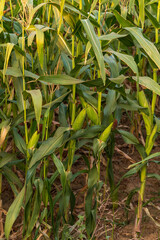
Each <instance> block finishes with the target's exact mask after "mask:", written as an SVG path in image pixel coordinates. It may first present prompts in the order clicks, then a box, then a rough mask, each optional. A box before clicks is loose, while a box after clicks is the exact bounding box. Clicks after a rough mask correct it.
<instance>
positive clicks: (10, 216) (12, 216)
mask: <svg viewBox="0 0 160 240" xmlns="http://www.w3.org/2000/svg"><path fill="white" fill-rule="evenodd" d="M24 194H25V186H24V187H23V188H22V190H21V191H20V193H19V194H18V196H17V197H16V199H15V200H14V202H13V203H12V205H11V206H10V208H9V210H8V213H7V216H6V221H5V236H6V238H7V240H8V239H9V235H10V231H11V229H12V225H13V223H14V222H15V220H16V218H17V217H18V214H19V212H20V210H21V207H22V204H23V198H24Z"/></svg>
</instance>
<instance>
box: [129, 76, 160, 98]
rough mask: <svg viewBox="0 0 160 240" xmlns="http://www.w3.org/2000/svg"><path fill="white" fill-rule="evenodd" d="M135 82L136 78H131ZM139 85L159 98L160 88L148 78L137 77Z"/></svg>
mask: <svg viewBox="0 0 160 240" xmlns="http://www.w3.org/2000/svg"><path fill="white" fill-rule="evenodd" d="M132 78H133V79H134V80H135V81H137V77H132ZM139 84H140V85H142V86H144V87H146V88H147V89H149V90H151V91H152V92H154V93H156V94H157V95H159V96H160V86H159V84H158V83H157V82H155V81H154V80H153V79H152V78H150V77H146V76H145V77H139Z"/></svg>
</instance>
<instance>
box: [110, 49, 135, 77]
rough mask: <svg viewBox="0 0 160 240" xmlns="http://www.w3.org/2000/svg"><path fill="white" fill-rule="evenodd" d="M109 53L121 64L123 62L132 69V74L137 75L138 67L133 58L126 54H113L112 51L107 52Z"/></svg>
mask: <svg viewBox="0 0 160 240" xmlns="http://www.w3.org/2000/svg"><path fill="white" fill-rule="evenodd" d="M107 51H108V50H107ZM109 52H111V53H113V54H114V55H116V56H117V57H118V58H120V59H121V60H122V61H123V62H125V63H126V64H127V65H128V66H129V67H130V68H131V69H132V71H133V72H134V73H136V74H138V67H137V65H136V63H135V61H134V58H133V57H132V56H130V55H127V54H123V53H119V52H115V51H113V50H109Z"/></svg>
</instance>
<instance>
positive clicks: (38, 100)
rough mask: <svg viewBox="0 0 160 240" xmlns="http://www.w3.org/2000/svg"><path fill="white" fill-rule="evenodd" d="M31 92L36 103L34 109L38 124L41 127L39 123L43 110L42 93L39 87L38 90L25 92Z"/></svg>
mask: <svg viewBox="0 0 160 240" xmlns="http://www.w3.org/2000/svg"><path fill="white" fill-rule="evenodd" d="M26 93H27V94H30V95H31V97H32V101H33V105H34V111H35V116H36V120H37V125H38V129H39V124H40V118H41V112H42V94H41V91H40V90H39V89H37V90H26V91H25V92H24V94H26Z"/></svg>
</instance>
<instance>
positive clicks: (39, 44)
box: [36, 28, 44, 69]
mask: <svg viewBox="0 0 160 240" xmlns="http://www.w3.org/2000/svg"><path fill="white" fill-rule="evenodd" d="M36 42H37V52H38V57H39V62H40V65H41V68H42V69H43V58H44V54H43V48H44V32H43V31H42V30H40V29H38V28H36Z"/></svg>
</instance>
